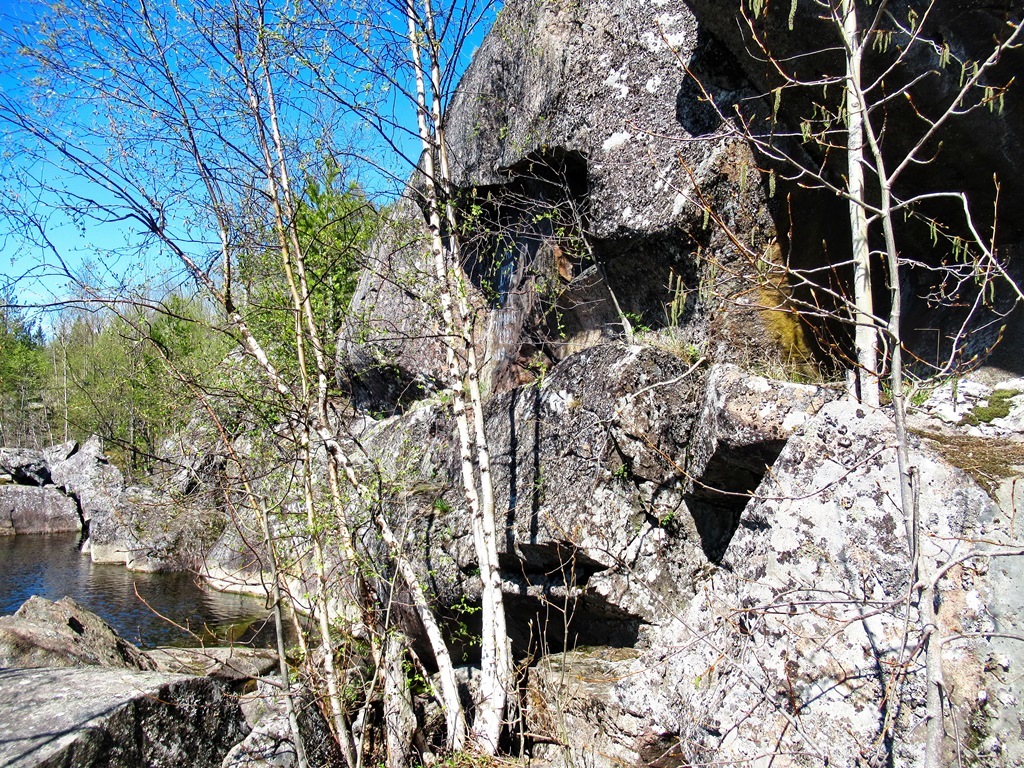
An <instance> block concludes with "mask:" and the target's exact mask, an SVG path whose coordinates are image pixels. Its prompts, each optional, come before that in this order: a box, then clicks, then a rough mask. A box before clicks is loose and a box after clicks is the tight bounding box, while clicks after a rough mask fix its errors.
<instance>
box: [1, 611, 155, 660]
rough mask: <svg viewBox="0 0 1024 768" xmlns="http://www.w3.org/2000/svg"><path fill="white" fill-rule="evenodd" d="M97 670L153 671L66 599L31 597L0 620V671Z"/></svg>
mask: <svg viewBox="0 0 1024 768" xmlns="http://www.w3.org/2000/svg"><path fill="white" fill-rule="evenodd" d="M80 666H102V667H118V668H124V669H139V670H152V669H156V665H155V664H154V663H153V661H151V660H150V659H149V657H148V656H146V655H145V654H144V653H142V652H141V651H140V650H139V649H138V648H136V647H135V646H134V645H132V644H131V643H129V642H128V641H127V640H125V639H124V638H122V637H120V636H119V635H118V634H117V633H116V632H115V631H114V630H113V629H111V628H110V626H109V625H108V624H107V623H106V622H105V621H103V620H102V619H101V618H99V617H98V616H96V615H95V614H94V613H91V612H89V611H87V610H85V609H84V608H82V607H81V606H80V605H78V603H76V602H75V601H74V600H72V599H71V598H70V597H64V598H61V599H60V600H58V601H57V602H56V603H52V602H50V601H49V600H46V599H44V598H41V597H31V598H29V599H28V600H27V601H25V603H24V604H23V605H22V606H21V608H19V609H18V611H17V613H15V614H14V615H13V616H0V667H80Z"/></svg>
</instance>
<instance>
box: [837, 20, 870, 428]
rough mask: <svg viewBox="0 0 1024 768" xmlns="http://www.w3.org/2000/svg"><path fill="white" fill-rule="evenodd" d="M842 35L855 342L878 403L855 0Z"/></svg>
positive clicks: (864, 389) (866, 391) (862, 373)
mask: <svg viewBox="0 0 1024 768" xmlns="http://www.w3.org/2000/svg"><path fill="white" fill-rule="evenodd" d="M842 12H843V30H842V31H843V37H844V42H845V44H846V111H847V148H846V154H847V161H848V172H849V180H848V189H847V192H848V194H849V207H850V234H851V240H850V242H851V244H852V247H853V299H854V308H855V310H854V323H855V325H856V328H855V332H854V346H855V348H856V353H857V379H858V381H859V382H860V399H861V402H862V403H864V405H867V406H871V407H873V408H877V407H878V405H879V400H878V340H877V338H878V335H877V332H876V330H875V317H874V301H873V299H872V295H871V249H870V246H869V244H868V222H867V214H866V212H865V210H864V201H865V197H864V165H863V163H864V118H865V111H864V103H863V101H862V99H861V85H860V84H861V61H862V59H863V52H864V49H863V46H862V45H861V42H860V40H859V32H858V26H857V4H856V0H843V5H842Z"/></svg>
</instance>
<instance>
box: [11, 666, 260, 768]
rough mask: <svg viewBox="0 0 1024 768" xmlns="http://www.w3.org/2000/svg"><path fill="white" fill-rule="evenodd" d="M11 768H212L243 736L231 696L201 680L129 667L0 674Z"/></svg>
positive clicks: (245, 730)
mask: <svg viewBox="0 0 1024 768" xmlns="http://www.w3.org/2000/svg"><path fill="white" fill-rule="evenodd" d="M0 722H3V724H4V729H3V733H4V736H3V738H2V739H0V763H3V765H5V766H9V767H10V768H30V766H47V767H48V768H77V767H78V766H87V765H88V766H100V765H105V766H138V767H139V768H180V766H184V765H188V766H195V767H196V768H217V767H218V766H220V764H221V761H222V760H223V758H224V756H225V755H226V754H227V752H228V750H229V749H231V747H232V746H234V744H235V743H237V742H238V741H239V740H241V739H242V738H243V737H244V736H245V735H246V733H248V730H249V729H248V726H247V725H246V723H245V720H244V718H243V716H242V712H241V708H240V707H239V703H238V699H237V697H235V696H233V695H229V694H228V693H227V692H226V691H225V690H224V688H223V687H222V686H221V685H220V684H219V683H217V682H216V681H214V680H212V679H210V678H204V677H187V676H183V675H167V674H162V673H158V672H142V671H138V670H128V669H101V668H98V667H83V668H79V669H0Z"/></svg>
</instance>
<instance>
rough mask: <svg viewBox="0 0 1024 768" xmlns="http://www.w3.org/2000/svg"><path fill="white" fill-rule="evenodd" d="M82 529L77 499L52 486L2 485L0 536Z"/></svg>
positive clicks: (0, 487) (0, 494)
mask: <svg viewBox="0 0 1024 768" xmlns="http://www.w3.org/2000/svg"><path fill="white" fill-rule="evenodd" d="M81 529H82V518H81V517H80V516H79V514H78V506H77V505H76V504H75V501H74V499H71V498H69V497H67V496H65V495H64V494H63V493H61V492H60V491H58V490H57V489H56V488H55V487H53V486H52V485H45V486H30V485H0V536H3V535H14V534H18V533H60V532H62V531H79V530H81Z"/></svg>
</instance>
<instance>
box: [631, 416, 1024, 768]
mask: <svg viewBox="0 0 1024 768" xmlns="http://www.w3.org/2000/svg"><path fill="white" fill-rule="evenodd" d="M911 462H912V464H913V465H914V466H916V467H917V469H918V473H919V474H918V476H919V478H920V481H919V487H920V489H921V497H920V521H921V532H922V533H921V537H920V540H921V553H922V560H921V563H922V569H923V570H922V573H923V574H935V573H937V572H938V571H937V569H939V568H945V569H946V570H944V571H943V572H942V576H941V578H940V580H939V583H938V587H939V589H938V594H939V605H938V622H939V627H938V629H937V635H936V636H935V637H934V640H935V642H938V643H941V653H942V663H943V675H944V678H945V692H946V695H947V697H948V698H947V704H946V710H945V711H946V713H947V721H946V734H947V741H946V749H947V757H948V759H949V760H950V761H955V759H956V758H955V755H956V754H957V751H958V750H959V751H960V754H963V755H965V756H967V759H969V760H970V761H971V762H972V763H973V764H978V765H1014V764H1017V762H1019V760H1020V759H1021V755H1020V754H1019V744H1020V742H1019V738H1018V734H1019V729H1020V726H1021V722H1020V716H1019V712H1018V709H1017V707H1016V705H1015V703H1014V702H1015V701H1016V700H1017V698H1018V697H1020V696H1021V695H1022V693H1024V692H1022V691H1021V690H1020V683H1019V682H1018V680H1019V677H1018V676H1015V674H1014V673H1013V670H1014V669H1017V668H1018V667H1019V666H1020V665H1022V664H1024V653H1022V652H1021V651H1020V649H1019V648H1018V647H1016V646H1013V645H1012V644H1011V643H1009V642H1007V641H1001V640H999V639H998V638H997V637H996V636H995V635H999V634H1004V633H1005V634H1007V635H1015V634H1017V633H1018V632H1019V631H1020V628H1019V624H1020V622H1021V619H1020V617H1019V614H1017V613H1016V611H1015V609H1014V608H1013V606H1016V605H1018V604H1019V596H1017V597H1013V596H1011V595H1019V593H1020V591H1021V589H1020V587H1021V585H1020V582H1019V579H1020V578H1021V569H1020V566H1019V562H1018V561H1019V557H1018V558H1014V557H1006V558H1003V557H991V556H993V555H997V554H999V553H1000V552H1006V553H1007V554H1009V553H1011V552H1013V551H1015V550H1013V549H1010V548H1007V547H1004V546H1002V543H1007V544H1008V543H1011V539H1010V538H1009V537H1008V534H1007V530H1006V520H1005V518H1003V517H1002V516H1001V515H1000V513H999V511H998V510H997V508H996V507H995V505H994V504H993V503H992V502H991V500H990V499H989V498H988V497H987V496H986V495H985V494H984V492H983V491H981V489H980V488H978V487H977V486H976V485H974V484H973V483H972V482H971V481H970V479H969V478H968V477H966V476H965V475H964V474H963V473H962V472H960V471H959V470H956V469H954V468H952V467H950V466H949V465H947V464H946V463H945V462H943V461H942V460H941V459H940V458H939V457H938V456H936V455H935V454H934V453H932V452H930V451H928V450H927V449H924V448H921V447H920V446H916V445H915V446H914V447H912V451H911ZM898 503H899V501H898V484H897V478H896V460H895V451H894V431H893V428H892V425H891V422H890V421H889V420H888V419H887V418H886V417H885V416H884V415H882V414H872V413H868V412H866V411H865V410H864V409H863V408H860V407H859V406H857V405H856V404H853V403H849V402H846V401H843V402H837V403H834V404H830V405H827V406H825V407H824V408H823V409H822V411H821V412H820V413H819V414H818V415H817V416H816V417H814V418H813V419H811V420H809V421H808V422H807V423H806V424H805V425H804V426H803V428H802V429H801V430H800V431H799V432H798V433H797V435H796V436H795V437H793V438H792V439H791V440H790V441H789V443H788V445H787V446H786V448H785V449H784V450H783V451H782V453H781V454H780V456H779V458H778V460H777V461H776V462H775V463H774V464H773V466H772V470H771V472H770V473H769V474H768V475H767V476H766V477H765V480H764V482H763V483H762V484H761V485H760V486H759V487H758V489H757V492H756V494H755V498H754V499H753V500H752V501H751V502H750V503H749V504H748V506H747V507H746V509H745V510H744V512H743V516H742V518H741V520H740V528H739V530H738V531H737V533H736V535H735V537H734V538H733V540H732V542H731V543H730V544H729V546H728V548H727V550H726V551H725V554H724V557H723V559H722V567H721V568H720V569H717V570H712V571H710V572H709V576H710V578H707V579H705V580H703V581H702V582H700V584H698V585H696V589H695V591H696V596H695V597H694V598H693V599H690V600H685V601H678V602H676V604H675V605H676V612H675V616H674V617H673V618H671V619H669V620H667V621H665V622H664V623H662V624H661V625H659V626H658V627H656V628H652V630H651V632H650V635H649V637H650V640H651V645H650V647H649V649H648V650H646V651H645V653H644V655H643V656H642V657H641V659H639V661H638V663H637V664H636V665H635V667H634V668H633V669H632V670H629V672H630V674H628V675H624V676H623V677H622V678H621V679H620V680H619V682H618V683H617V684H616V686H615V697H614V700H615V702H616V705H617V706H618V707H620V708H621V709H622V711H624V712H626V713H628V714H629V716H630V717H631V718H640V719H642V720H643V721H644V722H645V724H646V728H647V730H648V732H649V733H653V734H662V735H663V736H664V738H662V741H663V742H665V741H666V739H667V742H670V743H672V744H674V747H673V750H672V751H671V754H672V755H674V757H675V758H676V759H677V760H680V761H683V762H715V761H740V762H744V761H753V762H754V763H757V761H767V760H769V759H771V760H772V764H773V765H792V766H803V765H808V766H809V765H824V764H828V765H831V766H854V765H862V764H863V765H873V764H876V763H877V762H878V761H881V762H882V763H885V761H886V760H887V759H890V760H891V761H892V762H891V763H890V764H892V765H896V766H915V765H919V764H920V761H921V758H922V755H923V751H924V750H923V738H924V715H925V712H924V692H925V688H926V683H925V679H924V669H923V667H924V659H923V655H922V627H921V625H920V618H919V614H918V611H917V600H918V598H919V593H918V592H917V591H916V590H912V589H911V587H912V585H913V584H914V582H915V578H914V576H913V561H912V558H911V553H910V546H909V543H908V538H907V533H906V520H905V517H904V515H903V514H902V513H901V512H900V510H899V508H898ZM1004 560H1005V564H1004ZM641 584H642V582H641V581H639V580H638V581H637V585H638V586H640V585H641ZM640 588H642V589H647V586H646V585H643V586H640ZM666 754H669V752H666ZM887 756H888V757H887Z"/></svg>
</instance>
